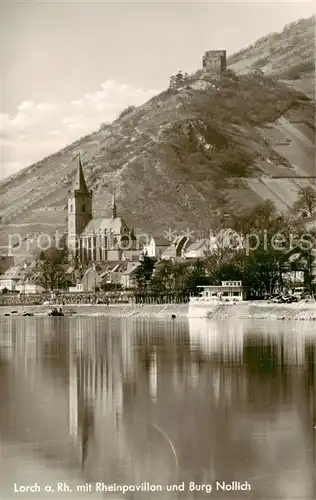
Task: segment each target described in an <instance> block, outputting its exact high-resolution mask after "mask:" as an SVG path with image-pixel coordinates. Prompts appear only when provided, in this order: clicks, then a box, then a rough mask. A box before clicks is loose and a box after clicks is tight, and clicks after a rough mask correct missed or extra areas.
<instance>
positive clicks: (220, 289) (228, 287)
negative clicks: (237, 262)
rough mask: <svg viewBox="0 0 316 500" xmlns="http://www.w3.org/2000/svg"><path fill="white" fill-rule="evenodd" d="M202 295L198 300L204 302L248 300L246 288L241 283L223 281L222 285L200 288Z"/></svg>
mask: <svg viewBox="0 0 316 500" xmlns="http://www.w3.org/2000/svg"><path fill="white" fill-rule="evenodd" d="M197 288H198V289H200V290H201V292H202V293H201V295H200V297H198V299H201V300H202V301H203V300H204V301H206V302H208V301H210V302H211V301H213V300H215V301H217V300H220V301H225V302H234V301H242V300H246V287H244V286H243V284H242V282H241V281H222V283H221V285H208V286H198V287H197Z"/></svg>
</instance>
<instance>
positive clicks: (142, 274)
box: [135, 255, 155, 292]
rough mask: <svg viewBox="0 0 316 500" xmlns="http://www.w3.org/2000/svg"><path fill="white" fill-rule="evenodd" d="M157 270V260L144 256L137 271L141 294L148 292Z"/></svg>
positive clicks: (136, 275)
mask: <svg viewBox="0 0 316 500" xmlns="http://www.w3.org/2000/svg"><path fill="white" fill-rule="evenodd" d="M154 268H155V260H154V259H152V258H151V257H148V256H147V255H144V257H143V259H142V261H141V264H140V266H138V267H137V269H136V270H135V281H136V285H137V289H138V291H140V292H147V291H148V290H149V285H150V282H151V279H152V275H153V272H154Z"/></svg>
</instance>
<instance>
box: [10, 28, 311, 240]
mask: <svg viewBox="0 0 316 500" xmlns="http://www.w3.org/2000/svg"><path fill="white" fill-rule="evenodd" d="M304 22H305V21H304ZM306 22H307V21H306ZM308 22H309V21H308ZM284 32H288V33H291V29H289V30H287V31H286V30H285V31H284ZM284 32H283V33H284ZM284 36H285V35H283V37H284ZM306 36H307V37H308V36H310V33H309V34H308V33H307V35H306ZM290 38H291V37H290ZM300 39H301V43H302V44H303V46H304V47H305V46H306V47H309V45H310V42H309V41H308V40H309V39H308V40H307V41H305V38H304V37H303V36H302V37H301V38H300ZM257 43H258V44H259V45H260V44H262V43H263V42H262V41H261V42H260V41H259V42H257ZM253 47H255V49H253V48H249V49H245V51H243V52H242V53H239V56H238V54H237V55H234V56H232V58H231V59H230V61H229V62H232V61H233V63H232V64H231V67H235V68H236V65H237V63H238V61H239V62H240V61H241V60H245V59H246V56H245V54H248V55H247V58H248V59H247V60H248V61H249V57H250V56H249V54H250V53H251V51H253V50H255V51H257V52H258V50H257V45H256V44H254V46H253ZM259 52H260V51H259ZM306 54H307V55H306V57H308V51H307V49H306ZM288 57H291V56H290V55H289V56H288ZM294 62H295V64H296V60H295V61H294ZM273 64H274V65H275V66H273V67H275V70H277V69H278V68H279V66H278V65H277V63H276V62H274V63H273ZM286 67H287V68H290V63H289V64H288V65H287V66H286ZM284 68H285V64H284ZM236 69H238V68H236ZM283 76H284V75H283ZM283 79H284V78H283ZM314 116H315V110H314V103H313V102H312V101H311V100H310V99H309V98H308V97H307V96H306V94H304V93H303V92H299V91H297V90H295V89H293V88H289V87H288V86H287V85H285V83H284V82H282V81H278V80H277V78H276V76H275V75H274V74H273V75H271V76H269V75H267V74H266V75H263V74H260V73H258V72H249V71H247V72H245V71H241V73H240V74H239V73H238V74H235V73H234V72H232V71H229V70H228V71H227V72H225V73H222V74H221V75H214V74H210V73H203V72H202V70H198V71H197V72H196V73H195V74H194V75H190V76H189V78H188V79H187V80H186V81H185V83H184V84H183V86H182V87H179V88H177V89H172V90H166V91H164V92H162V93H161V94H159V95H157V96H155V97H154V98H153V99H151V100H150V101H149V102H147V103H145V104H144V105H143V106H140V107H138V108H131V109H130V110H127V111H126V112H125V113H124V112H123V113H122V114H121V116H120V117H119V118H118V119H117V120H116V121H115V122H113V123H112V124H111V125H104V126H101V127H100V129H99V130H98V131H96V132H94V133H92V134H91V135H89V136H86V137H83V138H81V139H80V140H78V141H76V142H75V143H73V144H71V145H69V146H68V147H67V148H65V149H63V150H61V151H59V152H57V153H56V154H53V155H51V156H49V157H48V158H45V159H43V160H42V161H40V162H38V163H36V164H34V165H31V166H30V167H28V168H26V169H24V170H22V171H21V172H18V173H17V174H15V175H14V176H12V177H10V178H9V179H6V180H4V181H2V182H1V183H0V212H1V214H2V222H3V225H2V228H1V232H0V244H1V245H6V244H7V241H8V234H9V233H10V232H11V233H14V232H19V233H21V234H31V233H39V232H41V231H43V232H46V233H49V232H52V231H53V230H54V229H55V228H56V227H58V228H59V229H60V230H64V229H66V220H67V213H66V202H67V192H68V189H69V188H70V185H71V182H72V179H73V176H74V172H75V170H76V167H77V160H76V157H77V155H78V153H79V151H81V152H82V153H83V162H84V172H85V175H86V179H87V183H88V185H89V187H90V188H91V189H92V190H93V192H94V210H95V213H96V214H97V215H99V216H100V215H101V214H102V215H103V216H106V215H107V214H108V213H109V203H110V198H111V191H112V188H113V187H114V188H115V190H116V193H117V205H118V211H119V213H120V215H122V216H123V217H124V218H125V220H126V222H127V223H128V224H129V225H130V226H131V227H134V228H138V229H139V230H141V231H150V232H160V233H163V231H164V230H167V229H168V228H169V227H171V228H174V229H177V230H181V229H186V228H190V229H192V230H195V231H196V232H201V231H203V230H206V229H208V228H209V226H210V222H211V219H212V218H213V216H214V213H215V212H216V211H217V210H218V209H219V210H222V211H224V212H226V213H236V212H238V211H245V210H248V209H250V208H251V207H252V206H254V205H255V204H256V203H258V202H260V201H262V200H263V199H266V198H272V199H273V201H274V202H275V203H276V205H277V207H278V209H279V210H280V211H282V210H285V209H287V208H288V207H290V206H291V205H292V204H293V202H294V201H295V199H296V193H297V190H298V189H299V186H302V185H306V184H314V179H313V178H312V177H313V176H315V168H314V153H315V151H314V136H315V124H314ZM15 225H18V227H16V226H15Z"/></svg>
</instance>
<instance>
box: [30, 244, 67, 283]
mask: <svg viewBox="0 0 316 500" xmlns="http://www.w3.org/2000/svg"><path fill="white" fill-rule="evenodd" d="M66 262H67V252H66V250H65V249H63V250H59V249H57V248H56V247H52V248H50V249H49V250H47V251H43V252H42V253H41V254H40V256H39V259H38V262H37V264H38V268H39V270H38V276H37V280H36V281H37V284H38V285H40V286H42V287H43V288H44V289H45V290H46V291H48V290H50V291H53V290H56V289H57V290H60V289H66V288H68V287H69V286H70V285H71V284H72V282H71V280H70V279H69V277H68V276H67V275H66V272H65V269H64V267H63V266H64V264H66Z"/></svg>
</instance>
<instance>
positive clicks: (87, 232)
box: [81, 217, 125, 236]
mask: <svg viewBox="0 0 316 500" xmlns="http://www.w3.org/2000/svg"><path fill="white" fill-rule="evenodd" d="M123 226H125V223H124V221H123V219H122V218H121V217H116V218H115V219H112V218H108V219H92V220H91V221H90V222H89V223H88V224H87V226H86V227H85V228H84V230H83V231H82V233H81V236H91V235H92V234H93V233H98V232H99V231H100V232H103V231H109V230H112V231H113V234H120V233H121V230H122V227H123Z"/></svg>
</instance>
